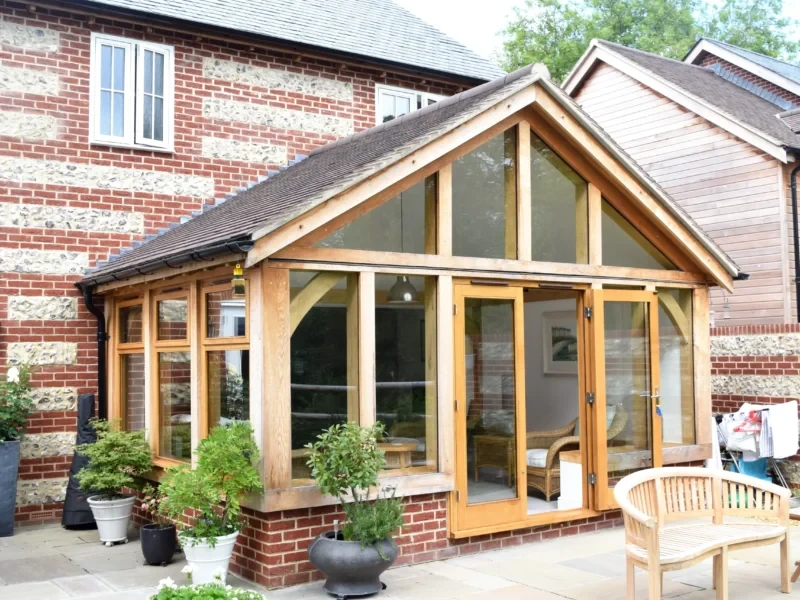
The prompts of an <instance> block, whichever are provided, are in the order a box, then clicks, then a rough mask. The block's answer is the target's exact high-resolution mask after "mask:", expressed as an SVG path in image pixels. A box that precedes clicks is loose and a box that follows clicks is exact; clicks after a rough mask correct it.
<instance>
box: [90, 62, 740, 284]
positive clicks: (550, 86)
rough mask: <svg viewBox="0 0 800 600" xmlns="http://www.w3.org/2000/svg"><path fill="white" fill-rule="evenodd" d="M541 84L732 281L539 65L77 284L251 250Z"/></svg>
mask: <svg viewBox="0 0 800 600" xmlns="http://www.w3.org/2000/svg"><path fill="white" fill-rule="evenodd" d="M534 83H538V84H539V85H541V86H542V87H543V88H544V89H545V90H546V91H547V92H548V93H549V94H550V95H551V96H552V97H553V98H554V99H555V100H556V101H557V102H558V103H559V104H560V105H561V106H562V107H563V108H565V109H566V110H567V111H568V112H569V113H570V114H571V115H572V116H573V117H574V118H575V119H576V120H577V121H578V122H579V123H580V124H581V126H583V127H585V128H586V129H587V130H588V131H589V132H590V134H591V135H593V136H594V137H595V138H596V139H597V140H598V141H599V142H600V143H601V144H602V145H603V146H604V147H605V148H606V150H608V151H609V152H610V153H611V154H612V156H614V158H615V159H616V160H618V161H619V162H620V163H621V164H623V165H624V166H625V168H626V169H627V170H628V171H629V172H630V173H631V175H633V176H634V178H635V179H636V180H637V181H638V182H639V183H640V184H641V185H642V186H643V187H644V188H645V189H647V190H648V191H649V192H650V193H651V194H652V195H653V196H654V197H655V198H656V200H657V201H658V202H660V203H661V205H662V206H664V208H665V209H667V211H668V212H669V213H670V214H672V216H673V217H675V218H676V219H677V220H678V221H679V222H681V223H682V224H683V225H684V226H685V227H686V228H687V229H688V230H689V231H690V232H691V234H692V235H693V236H694V237H695V239H697V240H698V241H699V242H700V244H701V245H702V246H703V247H704V248H705V249H706V250H707V251H708V252H710V253H711V255H712V256H714V258H715V259H716V260H717V261H718V262H719V263H720V264H721V265H722V267H723V268H724V269H725V270H726V271H727V272H728V273H729V274H730V275H731V276H732V277H735V276H737V275H738V274H739V269H738V267H737V266H736V265H735V263H733V261H731V259H730V258H729V257H728V256H727V255H726V254H725V253H724V252H723V251H722V250H721V249H720V248H719V247H718V246H717V245H716V244H715V243H714V242H713V241H712V240H711V238H709V237H708V236H707V235H706V234H705V233H704V232H703V231H702V230H701V229H700V227H699V226H698V225H697V224H696V223H695V222H694V221H693V220H692V219H691V218H690V217H689V216H688V215H687V214H686V212H685V211H684V210H683V209H682V208H680V206H678V204H677V203H676V202H675V201H674V200H672V198H670V197H669V195H668V194H667V193H666V192H665V191H664V190H663V189H662V188H661V187H660V186H659V185H658V184H657V183H656V182H655V181H654V180H653V179H652V178H650V177H649V176H648V175H647V174H646V173H645V172H644V170H643V169H642V168H641V167H639V166H638V165H637V164H636V163H635V161H634V160H633V159H632V158H631V157H630V156H628V155H627V154H626V153H625V152H624V151H623V150H622V149H621V148H620V147H619V146H618V145H617V144H616V143H615V142H614V141H613V140H612V139H611V138H610V137H609V136H608V134H606V133H605V132H604V131H603V130H602V129H601V128H600V127H599V126H598V125H597V124H596V123H595V122H594V121H593V120H592V119H591V118H590V117H589V116H588V115H587V114H586V113H584V112H583V111H582V110H581V109H580V107H579V106H578V105H577V104H575V102H574V101H572V99H571V98H570V97H569V96H567V95H566V94H565V93H564V92H563V91H562V90H561V89H560V88H559V87H558V86H557V85H555V84H554V83H552V82H551V81H550V80H549V79H547V78H543V77H542V76H541V73H540V72H539V71H538V70H537V68H536V65H529V66H528V67H525V68H523V69H520V70H518V71H516V72H514V73H511V74H509V75H506V76H504V77H502V78H499V79H497V80H495V81H492V82H489V83H486V84H484V85H482V86H479V87H477V88H473V89H471V90H468V91H466V92H462V93H461V94H458V95H456V96H452V97H450V98H446V99H445V100H443V101H441V102H439V103H437V104H433V105H430V106H427V107H425V108H423V109H421V110H418V111H416V112H413V113H409V114H407V115H404V116H403V117H401V118H399V119H395V120H393V121H389V122H388V123H383V124H381V125H378V126H376V127H373V128H371V129H368V130H365V131H361V132H359V133H356V134H354V135H352V136H350V137H349V138H344V139H342V140H339V141H337V142H333V143H331V144H328V145H327V146H323V147H321V148H318V149H316V150H315V151H313V152H312V153H311V155H310V156H309V157H308V158H306V159H304V160H302V161H301V162H299V163H297V164H295V165H293V166H291V167H289V168H287V169H286V170H284V171H282V172H280V173H277V174H276V175H273V176H270V177H269V178H268V179H267V180H266V181H263V182H262V183H259V184H257V185H254V186H253V187H250V188H248V189H246V190H244V191H242V192H241V193H239V194H236V195H235V196H234V197H232V198H231V199H230V200H228V201H227V202H225V203H223V204H221V205H219V206H217V207H214V208H213V209H211V210H209V211H206V212H203V213H202V214H200V215H199V216H197V217H196V218H193V219H191V220H189V221H188V222H186V223H183V224H180V225H178V226H176V227H174V228H172V229H169V230H168V231H166V232H165V233H163V234H162V235H160V236H159V237H157V238H155V239H153V240H151V241H149V242H147V243H145V244H143V245H141V246H139V247H136V248H133V249H131V250H130V251H127V252H125V253H123V254H122V255H121V256H119V257H114V259H113V260H112V261H111V262H109V263H108V264H101V265H99V266H98V268H97V269H96V270H94V271H93V272H90V273H89V274H88V275H87V276H86V277H85V278H84V279H83V280H82V281H81V282H79V285H80V286H93V285H98V284H101V283H106V282H110V281H114V280H121V279H125V278H128V277H133V276H136V275H139V274H146V273H148V272H152V271H155V270H157V269H159V268H161V267H163V266H177V265H178V264H180V263H181V262H184V263H185V262H189V261H191V260H197V259H198V258H207V257H208V256H210V254H211V253H212V252H216V253H217V254H220V253H222V252H225V251H226V250H227V251H228V252H247V251H248V250H249V249H250V248H251V247H252V245H253V242H255V241H256V240H257V239H260V238H262V237H264V236H267V235H269V234H270V233H271V232H273V231H276V230H277V229H278V228H280V227H281V226H283V225H285V224H287V223H289V222H290V221H292V220H293V219H295V218H296V217H299V216H300V215H302V214H304V213H306V212H308V211H309V210H311V209H312V208H314V207H315V206H318V205H319V204H321V203H323V202H325V201H326V200H329V199H331V198H333V197H334V196H336V195H338V194H340V193H342V192H344V191H346V190H348V189H350V188H352V187H353V186H355V185H356V184H358V183H360V182H362V181H364V180H366V179H367V178H369V177H370V176H372V175H374V174H375V173H377V172H378V171H381V170H383V169H385V168H387V167H389V166H391V165H393V164H395V163H397V162H399V161H400V160H401V159H402V158H404V157H406V156H408V155H410V154H411V153H413V152H415V151H416V150H418V149H420V148H422V147H423V146H425V145H427V144H428V143H430V142H432V141H433V140H435V139H437V138H439V137H441V136H443V135H444V134H446V133H448V132H449V131H452V130H454V129H455V128H457V127H458V126H459V125H462V124H464V123H466V122H467V121H468V120H470V119H472V118H473V117H476V116H477V115H479V114H481V113H483V112H486V111H488V110H489V109H491V108H492V107H495V106H497V105H499V104H500V103H501V102H503V101H504V100H506V99H508V98H510V97H511V96H512V95H514V94H515V93H517V92H519V91H521V90H523V89H525V88H527V87H529V86H531V85H533V84H534Z"/></svg>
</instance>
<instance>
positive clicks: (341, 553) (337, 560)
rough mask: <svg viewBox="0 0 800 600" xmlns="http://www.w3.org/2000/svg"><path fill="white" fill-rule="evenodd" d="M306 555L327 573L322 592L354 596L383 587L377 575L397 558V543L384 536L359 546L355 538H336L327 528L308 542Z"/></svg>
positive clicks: (366, 593) (369, 592)
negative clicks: (346, 540)
mask: <svg viewBox="0 0 800 600" xmlns="http://www.w3.org/2000/svg"><path fill="white" fill-rule="evenodd" d="M379 549H380V552H379V551H378V550H379ZM308 559H309V560H310V561H311V564H312V565H314V566H315V567H316V568H317V569H319V570H320V571H322V572H323V573H325V575H326V576H327V577H328V579H327V581H326V582H325V585H324V586H323V589H324V590H325V591H326V592H328V593H329V594H331V595H332V596H336V597H337V598H357V597H359V596H369V595H372V594H377V593H378V592H380V591H381V590H382V589H383V584H382V583H381V580H380V576H381V573H383V572H384V571H385V570H386V569H388V568H389V567H391V566H392V564H393V563H394V561H395V560H397V546H395V545H394V542H392V540H391V539H389V538H387V539H385V540H383V541H380V542H378V543H377V544H373V545H372V546H367V547H366V548H363V549H362V548H361V544H360V543H359V542H345V541H343V540H341V539H336V537H335V534H334V532H332V531H329V532H328V533H323V534H322V535H321V536H319V537H318V538H317V539H315V540H314V541H313V542H312V543H311V546H309V547H308Z"/></svg>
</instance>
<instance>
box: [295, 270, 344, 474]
mask: <svg viewBox="0 0 800 600" xmlns="http://www.w3.org/2000/svg"><path fill="white" fill-rule="evenodd" d="M289 283H290V287H291V300H290V309H289V310H290V322H291V340H290V375H291V404H292V417H291V422H292V425H291V427H292V431H291V439H292V479H293V481H294V483H295V484H303V483H308V482H309V480H310V477H311V473H310V472H309V469H308V467H307V466H306V461H307V460H308V450H307V449H306V448H304V446H305V445H306V444H308V443H310V442H314V441H315V440H316V436H317V435H318V434H319V433H320V432H321V431H322V430H324V429H327V428H328V427H330V426H331V425H334V424H335V423H346V422H348V421H355V422H358V413H359V410H358V331H359V328H358V276H357V275H355V274H347V273H332V272H315V271H292V272H291V274H290V276H289Z"/></svg>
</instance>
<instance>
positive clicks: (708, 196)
mask: <svg viewBox="0 0 800 600" xmlns="http://www.w3.org/2000/svg"><path fill="white" fill-rule="evenodd" d="M575 100H576V101H577V103H578V104H579V105H581V106H582V107H583V109H584V110H586V111H587V112H588V113H589V115H591V116H592V118H594V119H595V120H596V121H597V122H598V123H599V124H600V125H601V126H602V127H603V129H605V130H606V131H607V132H608V133H609V134H610V135H611V136H612V137H613V138H614V139H615V140H616V142H617V143H618V144H620V145H621V146H622V147H623V148H624V149H625V150H626V151H627V152H628V153H629V154H630V155H631V156H632V157H633V158H634V159H635V160H636V161H637V162H638V163H639V164H640V165H641V166H642V167H643V168H644V169H645V170H646V171H647V172H648V173H649V174H650V175H651V176H652V177H653V178H654V179H655V180H656V181H657V182H658V183H659V184H660V185H661V186H662V187H663V188H664V189H665V190H666V191H667V192H668V193H669V194H670V195H672V197H673V198H675V200H676V201H677V202H678V203H679V204H680V205H681V206H682V207H683V208H684V209H685V210H686V211H687V212H688V213H689V214H690V215H691V216H692V218H693V219H694V220H695V221H696V222H697V223H698V224H699V225H700V226H701V227H702V228H703V229H704V230H705V231H706V232H707V233H708V234H709V235H711V236H712V237H713V238H714V240H715V241H716V242H717V243H718V244H719V245H720V246H721V247H722V249H723V250H725V251H726V252H727V253H728V254H729V255H730V257H731V258H732V259H733V260H734V261H735V262H736V263H737V264H738V265H739V266H740V267H741V268H742V270H743V271H744V272H745V273H749V274H750V279H749V280H748V281H737V282H736V291H735V294H734V295H733V296H732V297H730V298H729V299H728V301H729V303H730V307H731V318H730V319H729V320H725V321H724V322H723V320H722V318H723V303H724V301H723V294H722V291H721V290H720V289H719V288H715V289H712V291H711V303H712V305H711V309H712V310H713V311H715V318H716V323H717V326H722V325H725V326H735V325H754V324H767V323H783V322H784V320H785V316H784V306H785V303H784V292H785V289H787V288H786V286H785V281H786V280H785V279H784V273H783V269H784V268H785V266H784V265H785V264H786V262H785V261H784V256H783V255H784V250H783V249H784V248H786V247H787V242H786V235H787V234H786V231H785V224H786V217H785V215H786V213H785V208H784V207H783V206H782V205H781V204H782V202H781V197H782V196H781V191H780V187H781V186H780V170H781V165H780V163H779V162H778V161H777V160H775V159H773V158H772V157H770V156H769V155H766V154H764V153H763V152H761V151H760V150H758V149H757V148H755V147H753V146H752V145H750V144H748V143H746V142H744V141H742V140H740V139H738V138H736V137H734V136H732V135H730V134H729V133H727V132H726V131H724V130H722V129H720V128H719V127H716V126H714V125H713V124H712V123H710V122H708V121H707V120H705V119H704V118H702V117H700V116H698V115H696V114H695V113H692V112H690V111H687V110H686V109H684V108H683V107H681V106H680V105H678V104H677V103H675V102H673V101H671V100H669V99H667V98H665V97H663V96H661V95H659V94H658V93H656V92H654V91H653V90H651V89H650V88H648V87H646V86H644V85H642V84H640V83H639V82H638V81H636V80H635V79H633V78H631V77H629V76H628V75H626V74H624V73H622V72H620V71H618V70H616V69H615V68H613V67H611V66H609V65H606V64H602V63H601V64H600V65H599V66H598V68H596V69H595V71H594V72H593V73H592V74H591V75H590V76H589V77H588V78H587V80H586V82H585V83H584V85H583V87H582V88H581V89H580V90H579V91H578V92H577V93H576V95H575Z"/></svg>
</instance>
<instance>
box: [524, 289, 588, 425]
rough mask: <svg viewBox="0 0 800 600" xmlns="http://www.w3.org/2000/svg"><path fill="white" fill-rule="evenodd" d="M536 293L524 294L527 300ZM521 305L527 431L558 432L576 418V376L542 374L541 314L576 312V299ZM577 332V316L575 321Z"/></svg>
mask: <svg viewBox="0 0 800 600" xmlns="http://www.w3.org/2000/svg"><path fill="white" fill-rule="evenodd" d="M535 293H536V292H526V296H529V294H530V298H532V297H533V294H535ZM530 298H528V297H526V302H525V396H526V421H527V430H528V431H543V430H549V429H559V428H561V427H564V426H565V425H567V424H568V423H569V422H570V421H572V419H574V418H575V417H577V416H578V391H579V388H578V375H577V374H575V375H566V374H558V375H553V374H545V372H544V331H543V322H542V315H543V314H544V313H551V312H565V311H571V312H572V313H576V311H577V299H575V298H569V299H566V300H548V301H543V302H529V301H528V300H529V299H530ZM575 325H576V331H577V315H576V318H575Z"/></svg>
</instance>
